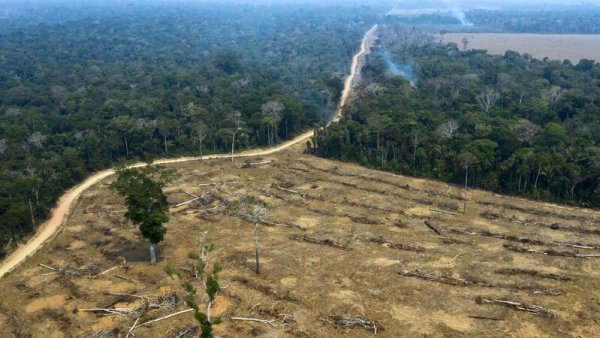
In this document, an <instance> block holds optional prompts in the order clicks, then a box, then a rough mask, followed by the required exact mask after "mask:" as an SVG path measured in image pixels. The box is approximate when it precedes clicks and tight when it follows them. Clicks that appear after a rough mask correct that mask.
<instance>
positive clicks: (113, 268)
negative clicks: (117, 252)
mask: <svg viewBox="0 0 600 338" xmlns="http://www.w3.org/2000/svg"><path fill="white" fill-rule="evenodd" d="M121 259H122V260H123V261H122V262H121V264H120V265H117V266H114V267H112V268H110V269H107V270H104V271H102V272H100V273H99V274H97V275H95V276H92V278H96V277H100V276H102V275H104V274H107V273H109V272H111V271H113V270H115V269H119V268H122V267H123V266H125V263H127V260H125V258H124V257H121Z"/></svg>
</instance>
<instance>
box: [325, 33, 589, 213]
mask: <svg viewBox="0 0 600 338" xmlns="http://www.w3.org/2000/svg"><path fill="white" fill-rule="evenodd" d="M382 35H383V38H382V42H381V43H380V47H379V48H380V49H381V48H382V47H381V46H385V47H386V48H387V49H388V50H390V51H391V52H392V55H393V56H394V61H395V62H396V63H398V64H399V65H401V64H405V63H410V64H416V65H417V67H416V69H415V72H416V74H418V77H419V80H418V85H417V88H413V87H412V86H411V85H410V84H409V83H408V81H406V80H405V79H403V78H401V77H398V76H395V77H394V76H392V75H391V74H392V73H391V72H390V71H389V65H388V64H387V63H386V62H385V60H383V59H381V58H379V57H377V55H381V54H382V53H374V54H372V55H373V57H371V58H370V60H369V63H368V66H367V67H365V69H364V71H363V79H364V83H363V85H362V86H361V88H359V98H358V99H357V100H355V101H354V102H353V103H352V104H351V105H349V106H348V107H347V108H346V109H345V114H344V118H343V119H342V120H341V122H340V123H339V124H335V125H332V126H331V127H329V128H327V129H325V130H322V131H320V132H318V134H317V136H316V138H315V144H316V146H317V149H316V152H317V153H318V154H319V155H321V156H325V157H329V158H336V159H341V160H345V161H352V162H357V163H360V164H362V165H367V166H371V167H375V168H381V169H385V170H390V171H394V172H399V173H403V174H408V175H415V176H421V177H427V178H434V179H438V180H443V181H448V182H455V183H459V182H462V181H463V180H464V175H465V166H469V167H470V169H469V170H470V171H471V172H470V173H469V177H470V179H469V184H470V185H471V186H476V187H479V188H483V189H487V190H493V191H497V192H502V193H508V194H514V195H521V196H527V197H532V198H538V199H544V200H549V201H561V202H567V203H573V204H577V205H582V206H591V207H600V147H599V144H600V87H599V85H600V65H599V64H598V63H595V62H594V61H591V60H582V61H581V62H580V63H578V64H576V65H573V64H571V63H570V62H568V61H565V62H562V63H561V62H559V61H542V60H537V59H532V58H531V56H529V55H520V54H518V53H516V52H511V51H509V52H507V53H506V54H505V55H504V56H493V55H488V54H486V52H485V51H480V50H474V51H467V52H463V51H460V50H459V48H458V47H457V46H456V45H455V44H449V45H439V44H432V43H427V42H426V41H427V39H426V38H422V36H421V37H420V38H419V36H420V35H418V34H416V35H415V33H413V32H411V31H407V30H399V29H398V28H395V29H384V30H382ZM407 36H417V37H418V38H416V39H407V38H406V37H407ZM397 41H404V43H397ZM407 41H412V42H411V43H406V42H407Z"/></svg>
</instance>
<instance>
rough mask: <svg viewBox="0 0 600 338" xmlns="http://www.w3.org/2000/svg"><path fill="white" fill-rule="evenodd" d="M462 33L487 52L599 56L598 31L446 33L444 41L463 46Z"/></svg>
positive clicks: (573, 57) (575, 60)
mask: <svg viewBox="0 0 600 338" xmlns="http://www.w3.org/2000/svg"><path fill="white" fill-rule="evenodd" d="M438 36H439V35H438ZM465 37H466V38H467V39H469V45H468V48H469V49H486V50H487V51H488V52H489V53H490V54H504V53H505V52H506V51H507V50H513V51H516V52H519V53H521V54H524V53H529V54H531V55H533V57H535V58H537V59H543V58H544V57H548V58H549V59H552V60H564V59H568V60H571V62H573V63H578V62H579V60H581V59H593V60H596V61H598V60H600V35H571V34H565V35H562V34H512V33H510V34H509V33H448V34H444V37H443V42H454V43H456V44H457V45H458V46H459V48H460V49H462V40H463V38H465Z"/></svg>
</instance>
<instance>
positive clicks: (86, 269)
mask: <svg viewBox="0 0 600 338" xmlns="http://www.w3.org/2000/svg"><path fill="white" fill-rule="evenodd" d="M40 266H42V267H44V268H46V269H48V270H52V271H53V272H50V273H46V274H44V276H48V275H55V274H59V275H61V276H66V277H78V276H81V275H89V276H97V275H98V274H99V273H100V263H96V262H92V263H88V264H85V265H83V266H80V267H78V268H70V267H66V268H55V267H52V266H49V265H45V264H40Z"/></svg>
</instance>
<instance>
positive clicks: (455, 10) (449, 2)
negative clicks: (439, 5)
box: [444, 0, 473, 27]
mask: <svg viewBox="0 0 600 338" xmlns="http://www.w3.org/2000/svg"><path fill="white" fill-rule="evenodd" d="M444 4H445V5H446V6H448V8H449V9H450V13H451V14H452V16H453V17H454V18H456V20H458V21H460V24H461V25H463V26H469V27H470V26H473V23H472V22H470V21H469V20H468V19H467V16H466V15H465V12H464V11H463V9H462V8H461V7H460V5H459V4H458V3H457V2H456V1H453V0H444Z"/></svg>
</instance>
